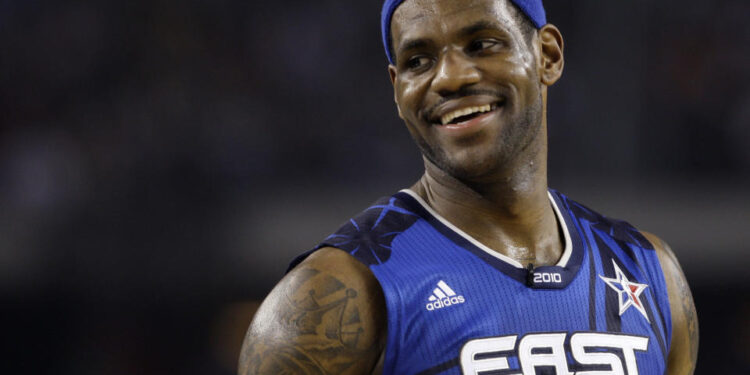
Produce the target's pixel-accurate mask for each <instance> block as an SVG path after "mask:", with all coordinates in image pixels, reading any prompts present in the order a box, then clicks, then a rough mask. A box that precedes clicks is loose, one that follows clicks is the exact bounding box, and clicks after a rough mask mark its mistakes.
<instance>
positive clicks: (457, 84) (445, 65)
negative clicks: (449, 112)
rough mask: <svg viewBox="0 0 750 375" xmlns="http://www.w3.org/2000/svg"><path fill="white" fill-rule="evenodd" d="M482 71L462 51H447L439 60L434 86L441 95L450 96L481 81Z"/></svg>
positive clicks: (433, 81)
mask: <svg viewBox="0 0 750 375" xmlns="http://www.w3.org/2000/svg"><path fill="white" fill-rule="evenodd" d="M479 79H480V72H479V70H478V69H477V67H476V66H475V65H474V63H473V62H472V61H470V60H469V59H468V57H467V56H465V55H464V54H463V53H462V52H460V51H456V50H448V51H446V52H445V53H444V54H443V56H442V58H440V60H438V69H437V73H436V74H435V77H434V78H433V80H432V88H433V90H434V91H436V92H437V93H438V94H440V95H441V96H449V95H451V94H453V93H455V92H457V91H459V90H460V89H461V88H462V87H464V86H467V85H472V84H475V83H477V82H479Z"/></svg>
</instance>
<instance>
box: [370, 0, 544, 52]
mask: <svg viewBox="0 0 750 375" xmlns="http://www.w3.org/2000/svg"><path fill="white" fill-rule="evenodd" d="M511 1H512V2H513V4H516V6H517V7H518V9H520V10H521V11H522V12H523V13H524V14H525V15H526V17H529V20H531V22H532V23H533V24H534V26H536V28H537V29H539V28H541V27H542V26H544V25H546V24H547V16H546V15H545V13H544V5H542V0H511ZM403 2H404V0H385V1H384V2H383V11H382V12H381V13H380V31H381V33H382V34H383V46H385V54H386V56H388V62H390V63H391V64H393V56H391V18H392V17H393V12H395V11H396V8H398V6H399V5H401V3H403Z"/></svg>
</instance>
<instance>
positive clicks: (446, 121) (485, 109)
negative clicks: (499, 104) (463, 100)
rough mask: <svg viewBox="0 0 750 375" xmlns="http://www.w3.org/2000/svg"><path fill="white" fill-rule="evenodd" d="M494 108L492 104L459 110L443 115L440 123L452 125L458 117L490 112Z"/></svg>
mask: <svg viewBox="0 0 750 375" xmlns="http://www.w3.org/2000/svg"><path fill="white" fill-rule="evenodd" d="M492 107H493V106H492V104H485V105H482V106H479V107H468V108H461V109H457V110H455V111H453V112H450V113H446V114H445V115H443V117H441V118H440V121H441V122H442V123H443V125H445V124H450V122H451V121H453V120H454V119H456V118H457V117H461V116H466V115H471V114H474V113H484V112H489V111H491V110H492Z"/></svg>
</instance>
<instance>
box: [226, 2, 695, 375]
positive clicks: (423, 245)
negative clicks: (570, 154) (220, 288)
mask: <svg viewBox="0 0 750 375" xmlns="http://www.w3.org/2000/svg"><path fill="white" fill-rule="evenodd" d="M382 18H383V40H384V43H385V46H386V53H387V56H388V59H389V61H390V63H391V64H390V65H389V67H388V71H389V73H390V77H391V81H392V83H393V88H394V98H395V102H396V105H397V107H398V113H399V116H400V117H401V118H402V119H403V120H404V122H405V123H406V126H407V128H408V130H409V132H410V133H411V135H412V136H413V138H414V139H415V140H416V143H417V145H418V146H419V148H420V150H421V151H422V154H423V156H424V164H425V173H424V175H423V177H422V178H421V180H420V181H418V182H417V183H416V184H414V185H413V186H412V187H411V188H410V189H405V190H403V191H401V192H399V193H397V194H395V195H393V196H391V197H387V198H383V199H381V200H379V201H377V202H376V203H375V204H374V205H373V206H372V207H370V208H368V209H367V210H365V211H364V212H363V213H362V214H360V215H358V216H356V217H355V218H353V219H351V220H350V221H349V222H347V223H346V224H345V225H344V226H343V227H342V228H341V229H339V230H338V231H337V232H336V233H334V234H333V235H331V236H329V237H328V238H327V239H326V240H325V241H324V242H323V243H322V244H320V245H319V246H318V247H316V248H315V249H314V250H313V251H310V252H308V253H306V254H303V255H302V256H300V257H299V258H298V259H297V260H295V261H294V262H293V263H292V265H291V266H290V271H289V272H288V274H287V275H286V277H284V279H283V280H282V281H281V282H280V283H279V284H278V285H277V286H276V288H275V289H274V290H273V291H272V292H271V294H270V295H269V296H268V297H267V298H266V300H265V301H264V303H263V305H262V306H261V308H260V309H259V310H258V313H257V315H256V317H255V319H254V321H253V323H252V324H251V326H250V328H249V330H248V333H247V337H246V339H245V344H244V346H243V349H242V353H241V358H240V365H239V372H240V374H243V375H244V374H369V373H387V374H460V373H464V374H480V373H488V374H489V373H492V374H523V375H532V374H557V375H561V374H566V375H567V374H579V375H580V374H587V375H594V374H597V375H604V374H629V375H634V374H646V375H651V374H665V373H666V374H669V375H685V374H692V373H693V369H694V367H695V361H696V354H697V345H698V329H697V318H696V315H695V308H694V306H693V302H692V297H691V295H690V290H689V288H688V286H687V283H686V281H685V278H684V276H683V274H682V272H681V270H680V267H679V265H678V263H677V260H676V258H675V257H674V254H673V253H672V252H671V250H670V249H669V247H668V246H667V245H666V244H665V243H664V242H663V241H661V240H660V239H659V238H657V237H656V236H654V235H651V234H648V233H645V232H639V231H637V230H636V229H634V228H633V227H631V226H630V225H628V224H627V223H624V222H621V221H617V220H612V219H608V218H606V217H604V216H601V215H599V214H597V213H595V212H594V211H592V210H590V209H588V208H586V207H585V206H583V205H580V204H578V203H576V202H574V201H572V200H570V199H568V198H567V197H565V196H564V195H562V194H560V193H557V192H555V191H553V190H549V189H548V187H547V171H546V167H547V162H546V158H547V124H546V122H547V121H546V101H547V88H548V87H549V86H551V85H552V84H554V83H555V82H556V81H557V80H558V79H559V78H560V76H561V74H562V71H563V61H564V60H563V38H562V36H561V34H560V31H559V30H558V29H557V28H556V27H555V26H553V25H551V24H547V23H546V19H545V14H544V9H543V7H542V4H541V1H539V0H512V1H511V0H463V1H459V0H386V1H385V4H384V6H383V17H382Z"/></svg>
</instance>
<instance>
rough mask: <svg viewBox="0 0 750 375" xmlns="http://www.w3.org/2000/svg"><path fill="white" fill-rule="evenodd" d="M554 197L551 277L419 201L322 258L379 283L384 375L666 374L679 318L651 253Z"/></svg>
mask: <svg viewBox="0 0 750 375" xmlns="http://www.w3.org/2000/svg"><path fill="white" fill-rule="evenodd" d="M549 197H550V201H551V204H552V207H553V208H554V211H555V214H556V215H557V219H558V222H559V223H560V227H561V229H562V231H563V234H564V239H565V249H564V251H563V254H562V257H561V259H560V260H559V262H558V263H557V264H556V265H553V266H541V267H537V268H533V269H532V268H529V267H524V265H522V264H520V263H518V262H516V261H515V260H513V259H511V258H508V257H506V256H503V255H501V254H499V253H498V252H495V251H493V250H491V249H489V248H487V247H486V246H484V245H483V244H481V243H480V242H478V241H476V240H475V239H473V238H472V237H471V236H469V235H468V234H466V233H464V232H463V231H461V230H460V229H458V228H456V227H455V226H453V225H452V224H451V223H450V222H448V221H447V220H446V219H444V218H443V217H441V216H440V215H439V214H437V213H436V212H434V211H433V210H432V209H431V208H430V207H429V206H428V205H427V204H426V203H425V202H424V201H423V200H422V199H421V198H420V197H419V196H418V195H417V194H416V193H414V192H412V191H410V190H402V191H401V192H399V193H397V194H395V195H393V196H391V197H386V198H381V199H380V200H378V201H376V202H375V203H374V204H373V205H372V206H371V207H370V208H368V209H367V210H365V211H364V212H362V213H361V214H359V215H358V216H356V217H354V218H352V219H351V220H349V221H348V222H347V223H345V225H343V226H342V227H341V228H340V229H339V230H338V231H337V232H336V233H334V234H332V235H331V236H329V237H328V238H326V239H325V240H324V241H323V242H322V243H321V244H320V245H318V247H316V248H315V249H313V250H312V251H315V250H317V249H319V248H321V247H334V248H338V249H340V250H343V251H346V252H348V253H349V254H351V255H352V256H354V257H355V258H356V259H358V260H359V261H360V262H362V263H364V264H365V265H367V266H368V267H369V268H370V270H371V271H372V273H373V274H374V275H375V277H376V278H377V280H378V282H379V283H380V286H381V287H382V289H383V293H384V295H385V301H386V308H387V314H388V339H387V346H386V353H385V363H384V374H399V375H403V374H472V375H474V374H488V375H489V374H502V375H510V374H514V375H515V374H522V375H539V374H550V375H551V374H555V375H563V374H565V375H568V374H570V375H572V374H578V375H615V374H617V375H637V374H641V375H654V374H664V373H665V371H666V359H667V356H668V353H669V347H670V338H671V317H670V310H669V300H668V296H667V290H666V285H665V281H664V276H663V274H662V270H661V267H660V266H659V261H658V259H657V257H656V253H655V251H654V248H653V246H652V245H651V244H650V243H649V242H648V241H647V240H646V238H645V237H644V236H643V235H642V234H641V233H640V232H638V231H637V230H636V229H635V228H633V227H632V226H630V225H629V224H627V223H625V222H623V221H618V220H613V219H609V218H606V217H604V216H602V215H600V214H598V213H596V212H594V211H592V210H590V209H588V208H586V207H585V206H583V205H581V204H579V203H576V202H574V201H572V200H570V199H568V198H567V197H565V196H564V195H562V194H560V193H558V192H555V191H552V190H551V191H550V192H549ZM312 251H310V252H308V253H305V254H303V255H301V256H300V257H298V258H297V259H296V260H295V261H294V262H292V265H291V267H294V266H295V265H296V264H298V263H299V262H301V261H302V260H303V259H304V258H305V257H306V256H307V255H309V254H310V253H311V252H312ZM291 267H290V269H291Z"/></svg>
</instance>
